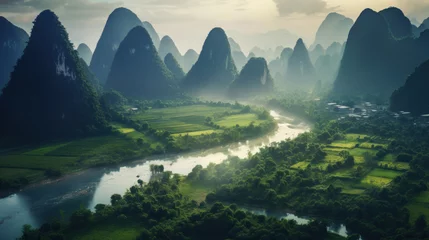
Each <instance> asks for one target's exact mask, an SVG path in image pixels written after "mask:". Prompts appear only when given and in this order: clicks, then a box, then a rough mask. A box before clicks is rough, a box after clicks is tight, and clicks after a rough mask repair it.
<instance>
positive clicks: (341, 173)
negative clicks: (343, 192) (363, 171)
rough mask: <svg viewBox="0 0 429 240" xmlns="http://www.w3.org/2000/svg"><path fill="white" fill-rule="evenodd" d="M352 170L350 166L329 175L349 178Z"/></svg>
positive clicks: (351, 176)
mask: <svg viewBox="0 0 429 240" xmlns="http://www.w3.org/2000/svg"><path fill="white" fill-rule="evenodd" d="M353 172H354V169H353V168H351V169H340V170H337V171H335V172H334V173H333V174H331V176H332V177H336V178H350V179H352V178H353V175H352V174H353Z"/></svg>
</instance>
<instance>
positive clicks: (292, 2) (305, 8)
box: [273, 0, 338, 17]
mask: <svg viewBox="0 0 429 240" xmlns="http://www.w3.org/2000/svg"><path fill="white" fill-rule="evenodd" d="M273 1H274V3H275V4H276V6H277V10H278V12H279V15H280V16H281V17H285V16H289V15H291V14H293V13H297V14H305V15H313V14H316V13H325V12H330V11H334V10H335V9H337V8H338V6H337V7H328V4H327V2H326V1H324V0H273Z"/></svg>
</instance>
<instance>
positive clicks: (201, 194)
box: [179, 181, 213, 202]
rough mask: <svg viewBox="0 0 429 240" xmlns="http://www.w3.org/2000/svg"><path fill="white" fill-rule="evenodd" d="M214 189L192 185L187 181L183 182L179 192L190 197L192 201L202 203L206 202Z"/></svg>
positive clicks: (201, 185)
mask: <svg viewBox="0 0 429 240" xmlns="http://www.w3.org/2000/svg"><path fill="white" fill-rule="evenodd" d="M212 190H213V189H211V188H210V187H208V186H206V185H203V184H195V183H194V184H192V183H188V182H186V181H184V182H182V183H181V184H180V185H179V191H180V192H181V193H182V194H183V195H184V196H187V197H189V198H190V199H192V200H195V201H197V202H202V201H205V200H206V196H207V194H209V193H210V192H211V191H212Z"/></svg>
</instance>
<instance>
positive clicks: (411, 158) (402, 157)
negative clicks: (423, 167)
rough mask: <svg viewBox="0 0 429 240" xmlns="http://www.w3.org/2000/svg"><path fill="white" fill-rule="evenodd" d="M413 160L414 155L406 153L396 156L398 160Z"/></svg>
mask: <svg viewBox="0 0 429 240" xmlns="http://www.w3.org/2000/svg"><path fill="white" fill-rule="evenodd" d="M412 160H413V156H411V155H410V154H405V153H401V154H399V155H398V156H397V157H396V161H397V162H411V161H412Z"/></svg>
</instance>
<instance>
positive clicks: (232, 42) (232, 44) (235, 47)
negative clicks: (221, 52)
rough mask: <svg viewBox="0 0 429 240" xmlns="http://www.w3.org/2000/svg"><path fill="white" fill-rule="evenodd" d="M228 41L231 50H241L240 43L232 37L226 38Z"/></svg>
mask: <svg viewBox="0 0 429 240" xmlns="http://www.w3.org/2000/svg"><path fill="white" fill-rule="evenodd" d="M228 42H229V46H230V47H231V51H232V52H234V51H240V52H241V47H240V45H239V44H238V43H237V42H236V41H235V40H234V39H233V38H228Z"/></svg>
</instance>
